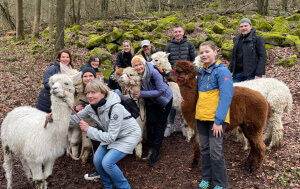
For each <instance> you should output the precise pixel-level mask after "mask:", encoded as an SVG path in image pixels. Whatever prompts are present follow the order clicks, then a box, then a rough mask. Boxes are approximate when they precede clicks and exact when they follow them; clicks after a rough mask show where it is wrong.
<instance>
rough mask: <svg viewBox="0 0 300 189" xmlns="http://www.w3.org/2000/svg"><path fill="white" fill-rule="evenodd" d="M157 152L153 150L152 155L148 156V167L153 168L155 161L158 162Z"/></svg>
mask: <svg viewBox="0 0 300 189" xmlns="http://www.w3.org/2000/svg"><path fill="white" fill-rule="evenodd" d="M158 154H159V153H158V150H154V149H153V153H152V155H151V156H150V166H153V165H154V164H156V163H157V160H158Z"/></svg>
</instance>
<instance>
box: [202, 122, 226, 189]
mask: <svg viewBox="0 0 300 189" xmlns="http://www.w3.org/2000/svg"><path fill="white" fill-rule="evenodd" d="M213 124H214V122H213V121H199V120H197V129H198V133H199V137H200V151H201V156H202V162H201V164H202V179H203V180H205V181H208V182H212V184H213V185H215V186H221V187H224V188H227V187H228V180H227V170H226V165H225V158H224V153H223V136H224V134H222V136H221V137H218V138H217V137H215V136H213V131H212V130H211V129H212V126H213ZM222 127H223V132H224V131H225V128H226V124H225V123H224V124H223V125H222Z"/></svg>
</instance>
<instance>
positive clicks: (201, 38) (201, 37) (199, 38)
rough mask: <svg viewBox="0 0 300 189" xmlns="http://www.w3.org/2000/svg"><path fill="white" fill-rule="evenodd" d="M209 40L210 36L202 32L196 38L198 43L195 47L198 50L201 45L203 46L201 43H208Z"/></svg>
mask: <svg viewBox="0 0 300 189" xmlns="http://www.w3.org/2000/svg"><path fill="white" fill-rule="evenodd" d="M207 39H208V36H207V35H206V34H205V33H203V32H201V33H200V34H199V35H197V36H196V38H195V40H196V41H198V43H197V45H195V44H194V45H195V47H196V48H199V45H200V44H201V43H203V42H204V41H206V40H207Z"/></svg>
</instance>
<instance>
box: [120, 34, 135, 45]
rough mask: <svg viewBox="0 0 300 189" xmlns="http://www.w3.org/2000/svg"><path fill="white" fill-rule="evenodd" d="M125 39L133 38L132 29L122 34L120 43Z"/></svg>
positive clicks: (131, 39)
mask: <svg viewBox="0 0 300 189" xmlns="http://www.w3.org/2000/svg"><path fill="white" fill-rule="evenodd" d="M125 40H129V41H133V40H134V35H133V32H132V31H129V32H126V33H124V34H123V35H122V37H121V43H122V42H123V41H125Z"/></svg>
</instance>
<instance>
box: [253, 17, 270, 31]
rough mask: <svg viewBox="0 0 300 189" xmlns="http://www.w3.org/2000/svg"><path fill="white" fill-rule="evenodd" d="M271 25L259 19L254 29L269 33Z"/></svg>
mask: <svg viewBox="0 0 300 189" xmlns="http://www.w3.org/2000/svg"><path fill="white" fill-rule="evenodd" d="M272 28H273V27H272V25H271V24H269V23H268V22H267V21H265V20H263V19H260V20H259V21H258V22H257V23H256V26H255V29H257V30H260V31H265V32H267V31H271V30H272Z"/></svg>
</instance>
